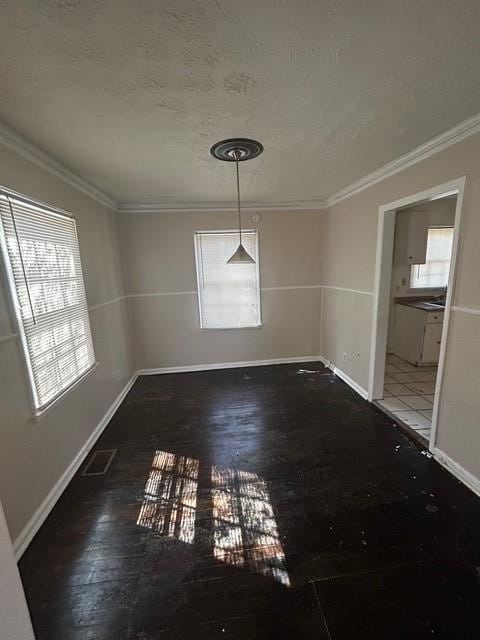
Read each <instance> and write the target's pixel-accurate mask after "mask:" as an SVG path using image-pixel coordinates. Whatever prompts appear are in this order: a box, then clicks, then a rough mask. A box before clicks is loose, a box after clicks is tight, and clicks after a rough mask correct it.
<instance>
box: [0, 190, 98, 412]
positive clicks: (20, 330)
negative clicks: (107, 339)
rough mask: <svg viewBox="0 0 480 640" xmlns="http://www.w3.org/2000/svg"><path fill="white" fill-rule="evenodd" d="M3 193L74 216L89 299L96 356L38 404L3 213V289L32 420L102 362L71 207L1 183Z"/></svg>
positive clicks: (0, 239)
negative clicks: (67, 207)
mask: <svg viewBox="0 0 480 640" xmlns="http://www.w3.org/2000/svg"><path fill="white" fill-rule="evenodd" d="M0 195H1V196H4V197H7V198H12V199H15V200H17V201H19V202H21V203H23V204H26V205H28V206H31V207H35V208H40V209H42V210H44V211H46V212H47V213H50V214H53V215H57V216H62V217H66V218H69V219H71V220H73V222H74V224H75V238H76V241H77V246H78V252H79V261H80V267H81V270H82V283H83V288H84V291H85V302H86V308H87V314H88V328H89V331H90V337H91V341H92V348H93V355H94V360H93V362H92V364H91V365H90V367H89V368H88V369H86V370H85V371H83V372H82V373H81V374H80V375H79V376H78V377H77V378H76V379H75V380H74V381H73V382H72V383H71V384H69V385H68V386H67V387H65V388H64V389H62V390H61V391H60V392H59V393H58V394H56V395H55V396H54V397H53V398H51V400H49V401H48V402H47V403H46V404H45V405H41V406H38V405H37V401H36V391H35V381H34V376H33V369H32V364H31V361H30V355H29V351H28V343H27V337H26V334H25V329H24V327H23V322H22V315H21V308H20V301H19V297H18V292H17V286H16V283H15V277H14V274H13V269H12V265H11V263H10V258H9V254H8V247H7V243H6V234H5V231H4V228H3V222H2V220H1V217H0V267H1V270H2V274H3V276H4V280H5V284H6V286H5V287H4V291H5V294H6V298H7V300H6V302H7V307H8V311H9V315H10V318H11V320H12V328H13V329H14V334H13V335H14V336H15V338H16V339H19V340H20V342H21V351H22V358H21V359H22V361H23V364H24V366H23V367H22V369H23V374H24V378H25V381H26V386H27V393H28V398H29V403H30V408H31V418H32V419H33V420H38V419H40V418H41V417H43V415H44V414H46V413H48V412H49V411H50V410H51V409H52V408H53V407H54V406H56V405H57V404H58V403H59V402H60V401H61V400H62V399H63V398H64V397H65V396H66V395H68V394H69V393H70V392H71V391H73V389H75V388H76V387H77V386H78V385H79V384H80V383H81V382H83V381H84V380H85V378H87V377H88V376H89V375H90V374H91V373H92V372H93V371H94V370H95V369H96V368H97V367H98V365H99V362H98V361H97V359H96V353H95V345H94V341H93V331H92V327H91V323H90V310H89V307H88V299H87V294H86V289H85V276H84V271H83V264H82V256H81V251H80V240H79V237H78V228H77V220H76V217H75V216H74V215H72V214H71V213H70V212H68V211H65V210H64V209H60V208H58V207H53V206H51V205H48V204H45V203H44V202H41V201H40V200H36V199H34V198H30V197H28V196H25V195H23V194H20V193H18V192H16V191H13V190H10V189H7V188H5V187H2V186H0Z"/></svg>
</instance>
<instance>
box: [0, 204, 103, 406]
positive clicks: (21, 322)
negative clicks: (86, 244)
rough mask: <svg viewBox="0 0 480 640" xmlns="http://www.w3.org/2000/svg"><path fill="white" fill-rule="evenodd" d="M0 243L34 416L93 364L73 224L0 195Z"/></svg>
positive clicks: (49, 212)
mask: <svg viewBox="0 0 480 640" xmlns="http://www.w3.org/2000/svg"><path fill="white" fill-rule="evenodd" d="M0 221H1V225H0V229H1V233H0V239H1V244H2V252H3V256H4V261H5V265H6V269H7V274H8V281H9V284H10V289H11V294H12V299H13V305H14V308H15V312H16V316H17V321H18V327H19V334H20V337H21V340H22V344H23V348H24V351H25V356H26V360H27V365H28V372H29V376H30V381H31V386H32V395H33V400H34V405H35V408H36V410H37V412H40V411H42V410H43V409H45V407H46V406H47V405H49V404H51V403H52V402H53V401H54V400H56V399H57V398H58V397H59V396H60V395H61V394H62V393H63V392H64V391H65V390H66V389H68V388H69V387H70V386H71V385H73V384H74V383H75V382H76V381H77V380H78V379H79V378H80V377H82V376H83V375H84V374H85V373H86V372H87V371H88V370H89V369H90V368H91V367H92V366H93V365H94V363H95V356H94V352H93V345H92V337H91V332H90V323H89V318H88V309H87V303H86V298H85V290H84V285H83V277H82V267H81V263H80V252H79V246H78V239H77V228H76V224H75V220H74V219H73V218H71V217H69V216H67V215H64V214H60V213H57V212H54V211H51V210H49V209H46V208H43V207H41V206H38V205H33V204H30V203H28V202H27V201H25V202H24V201H22V200H20V199H17V198H13V197H11V196H9V195H8V194H4V193H2V192H0Z"/></svg>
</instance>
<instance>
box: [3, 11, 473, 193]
mask: <svg viewBox="0 0 480 640" xmlns="http://www.w3.org/2000/svg"><path fill="white" fill-rule="evenodd" d="M0 11H1V14H0V17H1V20H0V83H1V85H0V86H1V90H0V119H2V120H3V121H4V122H5V123H6V124H8V125H9V126H10V127H12V128H14V129H15V130H16V131H17V132H18V133H20V134H21V135H23V136H25V137H26V138H28V139H29V140H31V141H32V142H33V143H35V144H37V145H38V146H40V147H41V148H42V149H44V150H45V151H47V152H49V153H50V154H51V155H53V156H55V157H56V158H58V159H59V160H61V161H62V162H63V163H64V164H65V165H67V166H68V167H70V168H71V169H72V170H73V171H75V172H76V173H78V174H79V175H80V176H82V177H83V178H86V179H87V180H89V181H90V182H92V183H93V184H94V185H96V186H98V187H99V188H101V189H103V190H104V191H105V192H106V193H108V194H110V195H111V196H113V197H114V198H115V199H116V200H117V201H119V202H139V203H152V202H155V203H165V205H172V206H175V205H179V204H183V205H185V204H188V203H196V204H197V203H213V202H230V201H231V200H232V199H233V186H234V176H233V170H232V169H233V168H232V166H231V165H229V164H226V163H220V162H218V161H215V160H213V159H212V158H211V157H210V156H209V148H210V145H211V144H212V143H214V142H216V141H217V140H219V139H221V138H224V137H232V136H248V137H254V138H258V139H259V140H260V141H261V142H262V143H263V144H264V146H265V152H264V154H263V155H262V156H261V157H260V158H258V159H256V160H254V161H252V162H251V163H245V164H244V165H243V166H242V176H243V180H242V182H243V191H244V198H245V200H246V201H251V202H263V203H274V202H290V201H298V200H301V201H308V200H321V199H323V198H325V197H327V196H329V195H331V194H333V193H334V192H336V191H338V190H339V189H340V188H342V187H344V186H346V185H348V184H350V183H351V182H353V181H355V180H357V179H359V178H361V177H363V176H364V175H366V174H367V173H369V172H371V171H373V170H374V169H377V168H378V167H380V166H382V165H383V164H385V163H386V162H389V161H390V160H393V159H395V158H397V157H398V156H399V155H401V154H403V153H405V152H407V151H409V150H410V149H412V148H414V147H415V146H417V145H419V144H421V143H423V142H425V141H427V140H428V139H430V138H431V137H433V136H435V135H436V134H438V133H440V132H442V131H444V130H445V129H447V128H449V127H451V126H453V125H454V124H456V123H458V122H460V121H461V120H464V119H466V118H467V117H469V116H471V115H473V114H475V113H477V112H479V111H480V82H479V66H480V65H479V60H480V2H479V1H478V0H461V1H459V0H455V1H454V0H451V1H448V0H260V1H259V0H201V1H200V0H160V1H159V0H139V1H138V2H132V0H53V1H50V0H36V1H35V0H25V1H23V2H19V1H18V0H0Z"/></svg>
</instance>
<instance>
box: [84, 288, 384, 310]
mask: <svg viewBox="0 0 480 640" xmlns="http://www.w3.org/2000/svg"><path fill="white" fill-rule="evenodd" d="M295 289H333V290H335V291H347V292H349V293H358V294H360V295H364V296H373V291H363V290H361V289H346V288H345V287H334V286H332V285H327V284H294V285H287V286H285V287H260V291H294V290H295ZM196 295H197V292H196V291H157V292H151V293H127V294H125V296H124V297H125V298H148V297H150V296H196ZM117 299H118V300H120V299H121V298H117ZM111 302H114V300H112V301H111ZM103 304H109V303H108V302H105V303H103ZM97 306H102V305H97ZM90 308H91V309H93V308H95V307H90Z"/></svg>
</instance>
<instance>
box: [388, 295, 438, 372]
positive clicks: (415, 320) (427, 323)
mask: <svg viewBox="0 0 480 640" xmlns="http://www.w3.org/2000/svg"><path fill="white" fill-rule="evenodd" d="M443 317H444V310H443V308H442V307H435V306H434V305H429V304H425V303H421V302H420V303H397V304H396V305H395V321H394V328H393V340H392V350H393V352H394V353H395V354H396V355H397V356H400V358H403V359H404V360H407V362H410V363H411V364H414V365H419V364H436V363H438V358H439V355H440V342H441V338H442V327H443Z"/></svg>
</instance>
